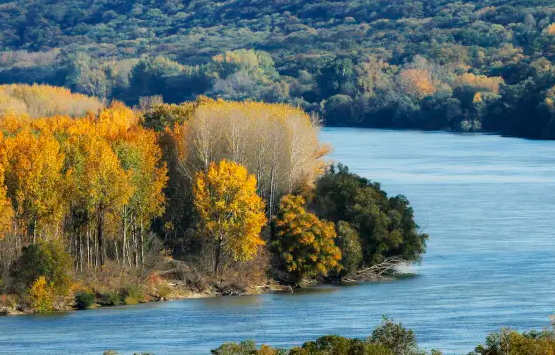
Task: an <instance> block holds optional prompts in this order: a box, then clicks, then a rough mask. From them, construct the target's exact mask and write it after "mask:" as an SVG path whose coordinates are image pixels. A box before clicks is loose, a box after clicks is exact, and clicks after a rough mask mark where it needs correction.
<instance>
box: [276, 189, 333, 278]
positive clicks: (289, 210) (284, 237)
mask: <svg viewBox="0 0 555 355" xmlns="http://www.w3.org/2000/svg"><path fill="white" fill-rule="evenodd" d="M304 204H305V200H304V198H303V197H301V196H294V195H286V196H284V197H283V198H282V199H281V201H280V208H279V213H278V215H277V216H276V217H275V218H274V220H273V223H274V229H275V231H276V233H275V238H276V241H275V243H274V247H275V248H276V251H277V254H278V255H281V256H282V258H283V260H284V262H285V264H286V267H287V270H288V271H289V272H291V273H293V274H294V275H296V276H297V277H303V276H305V275H326V274H327V273H328V272H330V271H331V270H333V269H339V268H340V267H341V266H340V265H339V260H341V250H340V249H339V248H338V247H337V246H336V245H335V243H334V241H335V238H336V232H335V225H334V224H333V223H332V222H327V221H323V220H320V219H318V217H316V215H314V214H312V213H308V212H307V211H306V210H305V208H304V207H303V206H304Z"/></svg>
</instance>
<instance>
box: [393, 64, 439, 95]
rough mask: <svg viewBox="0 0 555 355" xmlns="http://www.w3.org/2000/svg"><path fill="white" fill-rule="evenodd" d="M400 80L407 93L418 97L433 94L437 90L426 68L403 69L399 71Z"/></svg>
mask: <svg viewBox="0 0 555 355" xmlns="http://www.w3.org/2000/svg"><path fill="white" fill-rule="evenodd" d="M400 81H401V85H402V86H403V89H404V90H405V92H406V93H407V94H409V95H412V96H415V97H418V98H423V97H426V96H430V95H433V94H434V93H435V92H436V91H437V89H436V88H435V86H434V83H433V80H432V75H431V73H430V72H429V71H427V70H423V69H405V70H403V71H401V74H400Z"/></svg>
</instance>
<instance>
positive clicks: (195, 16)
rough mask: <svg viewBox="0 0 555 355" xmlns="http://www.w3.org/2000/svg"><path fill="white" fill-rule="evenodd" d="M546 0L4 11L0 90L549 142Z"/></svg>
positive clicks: (551, 33) (551, 29)
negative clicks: (282, 105)
mask: <svg viewBox="0 0 555 355" xmlns="http://www.w3.org/2000/svg"><path fill="white" fill-rule="evenodd" d="M551 5H552V4H551V2H550V1H549V0H526V1H520V0H519V1H517V0H487V1H478V0H470V1H467V2H465V3H461V2H456V1H453V0H433V1H417V0H394V1H390V0H387V1H386V0H356V1H344V0H333V1H325V2H318V3H313V2H307V1H301V0H286V1H280V2H278V3H276V2H263V1H258V0H240V1H238V2H237V1H231V0H225V1H218V2H213V1H208V0H199V1H189V2H182V3H177V2H175V1H169V0H161V1H156V2H151V1H144V0H140V1H121V2H118V3H113V2H106V1H94V2H86V1H84V0H69V1H63V2H40V1H36V0H18V1H15V2H10V3H6V4H3V5H2V11H1V14H0V16H1V18H2V21H0V32H1V33H2V36H1V37H0V51H1V52H0V83H14V82H19V83H34V82H37V83H48V84H51V85H59V86H62V85H63V86H66V87H68V88H71V89H72V90H75V91H78V92H81V93H85V94H88V95H93V96H97V97H100V98H105V97H108V98H116V99H119V100H122V101H124V102H126V103H127V104H129V105H134V104H137V103H138V102H139V99H140V97H141V96H151V95H162V96H163V98H164V100H165V101H166V102H172V103H178V102H182V101H185V100H193V99H194V98H195V97H196V96H197V95H199V94H205V95H208V96H212V97H221V98H224V99H234V100H242V99H246V98H250V99H256V100H264V101H268V102H286V103H291V104H294V105H300V106H301V107H302V108H303V109H305V110H308V111H310V112H317V113H319V114H320V115H322V116H323V118H324V119H325V122H326V124H329V125H340V126H353V125H356V126H367V127H394V128H419V129H448V130H457V131H481V130H485V131H492V132H500V133H503V134H510V135H517V136H524V137H530V138H544V139H553V138H555V128H554V123H553V122H554V120H553V119H554V117H555V116H554V115H555V109H554V108H553V101H554V99H555V96H554V95H553V91H554V90H553V87H554V86H555V75H554V73H555V69H554V67H553V60H554V57H553V48H554V46H555V15H554V14H553V11H552V7H551Z"/></svg>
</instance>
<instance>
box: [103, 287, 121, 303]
mask: <svg viewBox="0 0 555 355" xmlns="http://www.w3.org/2000/svg"><path fill="white" fill-rule="evenodd" d="M122 302H123V301H122V299H121V295H120V293H119V292H118V291H116V290H112V291H108V292H105V293H103V294H101V295H100V296H99V297H98V303H100V304H101V305H103V306H119V305H120V304H122Z"/></svg>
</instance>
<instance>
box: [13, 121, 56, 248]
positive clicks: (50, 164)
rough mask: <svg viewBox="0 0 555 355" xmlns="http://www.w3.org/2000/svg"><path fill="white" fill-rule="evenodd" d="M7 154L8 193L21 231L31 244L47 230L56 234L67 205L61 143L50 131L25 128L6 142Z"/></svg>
mask: <svg viewBox="0 0 555 355" xmlns="http://www.w3.org/2000/svg"><path fill="white" fill-rule="evenodd" d="M6 152H7V157H8V158H7V160H8V165H7V167H6V172H5V176H6V185H7V193H8V196H9V197H10V199H11V200H12V203H13V204H14V209H15V211H16V212H17V218H18V220H19V221H20V230H21V231H22V232H25V233H27V235H28V236H29V237H30V238H31V240H32V242H35V241H36V239H37V237H38V236H41V235H43V232H44V231H45V229H46V228H48V227H51V228H50V233H55V232H56V229H57V228H56V227H57V223H59V222H60V221H61V219H62V217H63V214H64V212H65V206H66V204H65V202H64V200H63V180H62V171H61V170H62V166H63V162H64V155H63V154H62V153H61V152H60V145H59V143H58V141H56V139H55V137H54V135H53V134H52V133H51V132H48V131H44V132H41V133H40V134H35V133H34V132H32V131H31V130H30V129H29V128H26V129H24V130H22V131H20V132H19V133H18V134H17V135H16V136H14V137H11V138H10V139H6ZM43 236H44V237H47V236H46V235H43Z"/></svg>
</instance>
